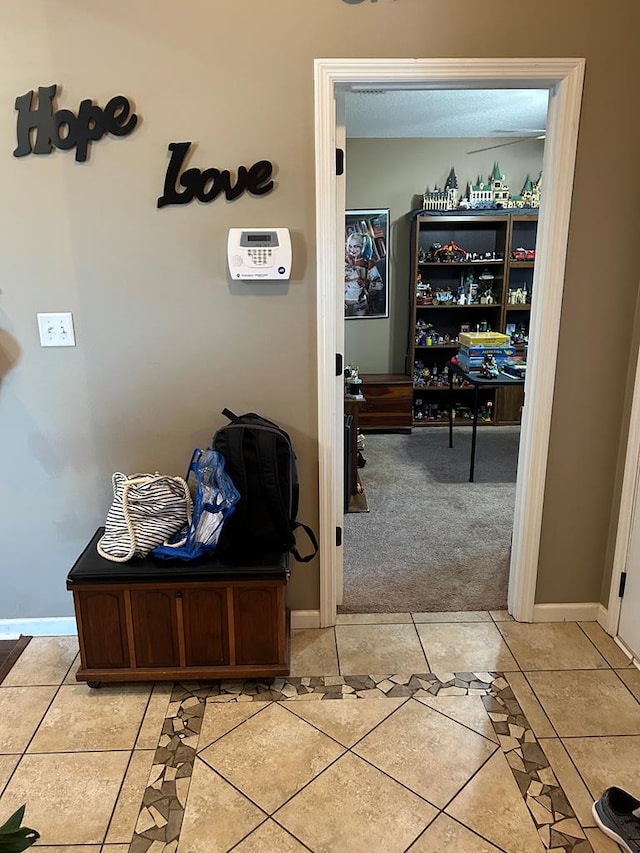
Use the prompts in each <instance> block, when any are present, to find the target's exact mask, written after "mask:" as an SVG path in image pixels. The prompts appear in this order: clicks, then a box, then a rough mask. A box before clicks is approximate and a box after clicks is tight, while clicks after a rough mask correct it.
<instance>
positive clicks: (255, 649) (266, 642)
mask: <svg viewBox="0 0 640 853" xmlns="http://www.w3.org/2000/svg"><path fill="white" fill-rule="evenodd" d="M233 612H234V626H235V632H234V633H235V646H236V663H237V664H238V666H243V665H251V664H275V663H282V662H283V660H284V642H283V637H284V618H285V614H284V589H283V587H281V586H277V585H275V584H274V585H265V586H245V587H243V586H237V587H235V588H234V590H233Z"/></svg>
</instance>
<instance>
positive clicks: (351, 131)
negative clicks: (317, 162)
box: [345, 89, 549, 138]
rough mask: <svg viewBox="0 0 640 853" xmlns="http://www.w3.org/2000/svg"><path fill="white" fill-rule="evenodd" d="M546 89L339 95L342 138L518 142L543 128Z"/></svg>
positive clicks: (534, 134) (394, 91)
mask: <svg viewBox="0 0 640 853" xmlns="http://www.w3.org/2000/svg"><path fill="white" fill-rule="evenodd" d="M548 100H549V93H548V91H547V90H546V89H491V90H481V89H475V90H464V91H462V90H448V91H425V90H422V91H402V90H389V89H387V90H382V89H376V90H372V91H358V92H346V93H345V117H346V130H347V136H348V137H352V138H363V137H377V138H382V137H398V138H408V137H440V138H442V137H462V138H469V137H488V136H500V137H518V136H528V135H531V136H536V135H537V134H536V133H535V131H544V129H545V128H546V126H547V106H548Z"/></svg>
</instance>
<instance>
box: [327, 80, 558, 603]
mask: <svg viewBox="0 0 640 853" xmlns="http://www.w3.org/2000/svg"><path fill="white" fill-rule="evenodd" d="M342 97H344V99H345V111H344V114H345V121H344V126H345V136H346V145H345V157H344V171H345V178H346V179H345V188H346V207H347V215H346V217H345V233H344V239H345V299H347V297H348V294H349V293H351V291H352V290H354V291H356V293H355V294H354V295H356V294H358V293H359V294H360V299H359V301H358V302H357V303H356V304H355V306H353V307H352V305H351V304H350V303H346V304H345V326H344V329H345V345H344V354H345V362H346V364H347V365H348V366H354V367H353V369H354V370H355V369H356V367H355V366H357V369H358V371H359V375H360V378H361V381H360V382H359V383H356V384H355V385H351V384H350V380H346V381H345V386H346V388H347V390H349V391H354V392H360V393H356V397H360V398H362V397H364V399H361V400H360V401H359V402H358V401H357V400H355V401H354V400H352V399H351V398H352V397H353V396H354V395H353V394H350V395H349V396H348V398H347V399H346V400H345V408H348V410H349V413H350V415H351V421H352V423H351V424H350V429H353V426H354V425H357V427H358V428H359V429H360V441H359V442H358V448H359V454H358V457H357V459H358V461H359V462H360V464H361V465H364V464H366V467H360V468H358V471H357V478H356V479H355V482H354V477H353V474H352V473H351V475H350V477H349V480H350V481H351V482H349V484H348V485H349V489H348V491H349V493H350V498H349V500H348V502H347V500H346V496H345V510H346V508H347V506H348V512H346V514H345V518H344V536H343V543H344V582H343V595H342V598H341V597H340V590H339V589H338V608H339V613H340V614H344V613H374V612H380V611H383V612H387V613H389V612H391V613H393V612H408V611H411V612H419V613H421V612H434V611H442V610H454V611H496V610H504V609H506V606H507V582H508V572H509V553H510V545H511V534H512V527H513V511H514V504H515V489H516V468H517V454H518V443H519V433H520V428H519V411H520V407H521V405H522V398H523V391H522V385H521V384H518V383H520V382H521V381H522V380H520V379H519V378H515V377H514V378H513V379H511V378H505V375H504V374H500V375H499V376H498V379H497V380H492V381H493V382H495V381H500V380H501V379H502V380H503V381H505V382H513V384H512V387H504V388H502V389H501V390H500V391H499V392H497V393H496V390H495V387H490V388H487V389H484V390H482V391H481V392H480V393H479V397H478V403H479V408H480V423H479V428H478V430H477V454H476V462H477V464H476V465H475V466H474V469H475V470H474V476H473V484H470V483H469V461H470V453H471V444H472V432H473V430H472V429H471V423H472V417H471V416H472V414H473V410H474V406H473V402H474V397H473V391H472V389H471V388H470V387H469V385H468V383H467V384H466V386H465V387H464V388H463V389H462V390H460V391H456V392H455V393H454V394H451V393H450V392H449V390H448V376H447V365H448V364H450V360H451V358H452V357H453V356H455V354H456V352H457V350H458V333H459V332H460V331H462V329H463V328H464V329H466V331H467V332H475V331H478V329H479V327H480V326H481V324H482V325H485V326H488V331H490V332H492V333H505V332H507V333H508V334H509V333H510V337H511V338H512V339H513V340H514V341H518V343H519V346H518V347H517V348H516V347H514V356H517V357H519V358H523V357H524V356H525V343H526V336H527V333H528V328H529V312H530V307H529V305H530V302H531V298H530V297H531V295H532V289H531V281H532V276H533V271H534V262H533V260H531V258H532V257H533V256H534V253H533V251H531V253H530V254H531V258H530V259H529V261H528V262H524V260H518V261H516V260H515V259H513V260H512V259H511V257H510V255H511V250H512V249H514V248H515V247H523V246H525V245H526V247H527V249H528V250H534V249H535V238H536V228H537V218H538V196H539V189H535V190H534V189H533V187H534V186H536V187H537V185H538V178H539V176H540V175H541V172H542V166H543V152H544V143H545V140H544V136H545V133H546V123H547V111H548V100H549V93H548V90H547V89H545V88H540V89H526V90H522V89H506V90H505V89H490V90H482V89H471V90H462V89H457V90H449V89H447V90H433V89H426V90H425V89H412V90H406V89H404V88H403V89H397V88H395V87H391V88H389V87H387V88H382V87H376V88H375V89H371V88H366V87H364V86H358V87H352V91H347V92H345V93H342V92H338V93H336V98H337V99H338V102H339V99H340V98H342ZM525 185H526V186H527V187H531V188H532V189H531V190H530V191H529V195H525V196H521V197H520V198H518V192H519V190H520V188H521V187H522V188H523V189H524V187H525ZM438 187H440V188H442V189H438ZM489 196H491V198H489ZM494 196H495V198H494ZM472 205H473V209H471V206H472ZM508 205H510V206H508ZM516 205H519V206H516ZM467 206H468V207H467ZM378 208H386V210H379V209H378ZM360 234H362V235H363V236H362V237H360V236H359V235H360ZM348 235H350V236H348ZM452 237H454V238H455V242H456V245H457V244H459V246H460V247H461V248H460V249H459V250H456V252H457V254H456V257H455V259H452V262H451V263H446V259H445V261H444V262H442V263H437V261H439V260H440V258H439V256H436V257H435V258H433V259H432V258H431V251H432V248H433V246H437V245H439V244H443V243H445V244H446V243H447V241H449V240H451V238H452ZM355 238H357V242H356V244H355V245H356V247H358V246H362V245H364V246H366V247H368V249H369V252H368V254H367V257H366V258H365V257H362V258H361V259H360V260H359V261H358V262H354V261H353V257H352V256H353V252H352V251H351V252H349V251H347V249H348V248H349V245H348V244H349V243H350V241H352V240H354V239H355ZM434 241H439V243H434ZM418 246H419V247H420V251H417V248H418ZM487 249H490V250H492V257H490V259H489V260H488V261H486V259H485V260H484V261H483V260H482V258H484V257H485V255H486V251H485V250H487ZM473 250H479V251H475V254H474V255H472V251H473ZM490 254H491V253H490ZM369 255H370V257H369ZM467 255H468V257H469V259H471V258H473V260H470V262H469V263H468V264H467V265H465V264H464V262H463V261H464V260H466V259H467ZM518 257H519V256H518ZM365 272H366V274H367V279H366V280H365V279H364V273H365ZM356 276H358V277H356ZM414 281H415V282H416V284H415V285H414ZM416 287H417V288H420V287H422V288H423V290H420V289H416ZM427 287H428V288H429V293H428V295H426V296H425V295H424V294H425V293H426V290H424V288H427ZM432 291H433V292H432ZM433 294H435V296H434V295H433ZM524 294H526V298H524ZM512 299H513V304H512V302H511V300H512ZM516 299H518V303H517V304H516V302H515V300H516ZM379 302H381V303H382V308H383V309H384V308H386V311H382V312H380V310H379V309H380V305H379V304H378V303H379ZM521 303H522V304H521ZM380 313H382V314H384V315H385V316H379V314H380ZM472 324H473V325H472ZM503 343H504V342H503ZM510 343H511V340H510ZM496 352H498V355H497V358H498V359H499V362H501V361H502V358H503V355H502V354H501V353H500V351H499V350H496ZM462 357H463V356H461V359H462ZM452 398H453V399H452ZM452 405H453V407H454V409H455V415H456V416H455V418H454V420H453V424H454V426H453V433H452V436H453V435H455V440H454V441H452V444H453V447H451V448H449V446H448V445H449V439H448V430H447V428H446V427H447V419H448V410H449V408H450V407H451V406H452ZM487 422H490V423H491V425H492V426H491V427H490V428H488V429H487V427H486V424H487ZM345 437H347V438H351V441H346V442H345V445H346V446H345V451H346V452H345V456H346V457H349V455H350V454H349V450H350V448H351V447H352V445H353V444H354V442H353V436H351V432H350V430H347V431H345ZM352 455H353V451H352ZM350 461H351V460H350ZM347 468H348V466H346V464H345V471H347ZM354 491H355V494H351V493H352V492H354Z"/></svg>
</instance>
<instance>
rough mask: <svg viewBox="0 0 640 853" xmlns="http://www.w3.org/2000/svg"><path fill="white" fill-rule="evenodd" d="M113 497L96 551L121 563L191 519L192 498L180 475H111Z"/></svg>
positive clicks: (145, 551)
mask: <svg viewBox="0 0 640 853" xmlns="http://www.w3.org/2000/svg"><path fill="white" fill-rule="evenodd" d="M111 479H112V483H113V501H112V503H111V507H110V508H109V512H108V513H107V520H106V523H105V529H104V535H103V536H102V537H101V538H100V540H99V541H98V545H97V548H98V553H99V554H100V556H101V557H104V558H105V559H107V560H112V561H113V562H115V563H124V562H126V561H127V560H130V559H131V558H132V557H146V556H147V554H148V553H149V552H150V551H152V550H153V549H154V548H157V547H158V545H162V544H163V543H164V542H166V541H167V539H168V538H169V537H170V536H172V535H173V534H174V533H177V532H178V530H181V529H182V528H184V527H188V525H189V524H190V522H191V513H192V507H193V501H192V498H191V493H190V491H189V487H188V486H187V483H186V482H185V480H183V479H182V477H169V476H166V475H164V474H132V475H130V476H127V475H125V474H121V473H120V472H119V471H116V473H115V474H114V475H113V477H112V478H111Z"/></svg>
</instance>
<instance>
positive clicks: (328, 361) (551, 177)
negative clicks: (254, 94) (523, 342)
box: [315, 59, 585, 627]
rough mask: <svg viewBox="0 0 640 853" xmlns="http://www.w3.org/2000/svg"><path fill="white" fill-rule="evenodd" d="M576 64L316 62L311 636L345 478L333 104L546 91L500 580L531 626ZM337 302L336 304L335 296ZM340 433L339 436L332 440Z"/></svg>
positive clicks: (575, 119) (329, 601)
mask: <svg viewBox="0 0 640 853" xmlns="http://www.w3.org/2000/svg"><path fill="white" fill-rule="evenodd" d="M584 65H585V62H584V59H316V60H315V151H316V252H317V257H316V269H317V288H318V292H317V358H318V454H319V489H320V494H319V500H320V503H319V513H320V527H319V532H320V624H321V625H322V626H323V627H326V626H330V625H333V624H335V616H336V577H337V567H338V566H339V564H340V560H341V558H342V555H341V554H338V549H337V547H336V538H335V537H336V527H337V526H339V522H340V521H341V518H342V512H341V509H340V507H339V506H337V505H336V503H337V502H336V497H335V495H336V493H337V489H336V481H337V480H339V478H340V477H341V476H342V474H341V472H342V470H343V467H342V466H343V460H342V452H341V443H340V442H337V441H336V434H337V432H338V430H340V432H341V429H342V426H341V425H342V408H341V407H342V399H343V393H344V388H343V379H342V377H341V376H340V377H336V375H335V374H336V371H335V363H336V352H340V350H338V349H337V348H336V347H337V342H338V340H339V339H340V337H339V331H338V325H339V324H342V323H343V322H344V310H343V300H342V296H341V292H342V288H341V285H339V284H338V283H339V282H341V266H342V263H341V262H342V247H340V254H339V255H338V242H337V234H338V228H339V223H338V221H337V204H336V178H335V159H336V154H335V149H336V119H335V111H336V107H335V92H336V90H340V89H348V88H349V87H350V86H351V85H354V84H355V85H359V86H360V85H363V84H364V85H371V86H376V85H378V86H381V87H382V86H385V85H394V86H403V85H406V86H408V87H413V88H416V85H417V84H418V85H420V87H421V88H425V89H491V88H495V89H498V88H500V89H506V88H512V89H527V88H548V89H549V93H550V99H549V121H548V130H547V138H546V143H545V151H544V161H543V163H544V165H543V194H544V203H543V205H542V207H541V209H540V217H539V223H538V238H537V248H538V255H537V259H536V261H537V262H536V266H535V270H534V279H533V287H534V292H535V294H536V298H535V299H534V303H533V308H532V311H531V321H530V335H529V346H530V349H531V350H534V352H535V357H534V358H533V359H532V361H531V364H530V369H529V371H528V372H527V379H526V383H525V394H526V405H525V407H524V410H523V415H522V432H521V440H520V451H519V458H518V479H517V485H516V505H515V514H514V528H513V541H512V550H511V565H510V574H509V612H510V613H511V614H512V615H513V616H514V618H515V619H517V620H518V621H524V622H530V621H532V620H533V608H534V603H535V590H536V581H537V574H538V554H539V548H540V532H541V525H542V505H543V501H544V488H545V480H546V468H547V454H548V447H549V432H550V425H551V409H552V404H553V390H554V383H555V372H556V359H557V352H558V335H559V327H560V312H561V307H562V291H563V286H564V270H565V261H566V249H567V237H568V231H569V215H570V210H571V194H572V190H573V175H574V166H575V155H576V147H577V139H578V123H579V117H580V102H581V98H582V84H583V79H584ZM339 294H340V296H339ZM338 424H340V427H339V428H338Z"/></svg>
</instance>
